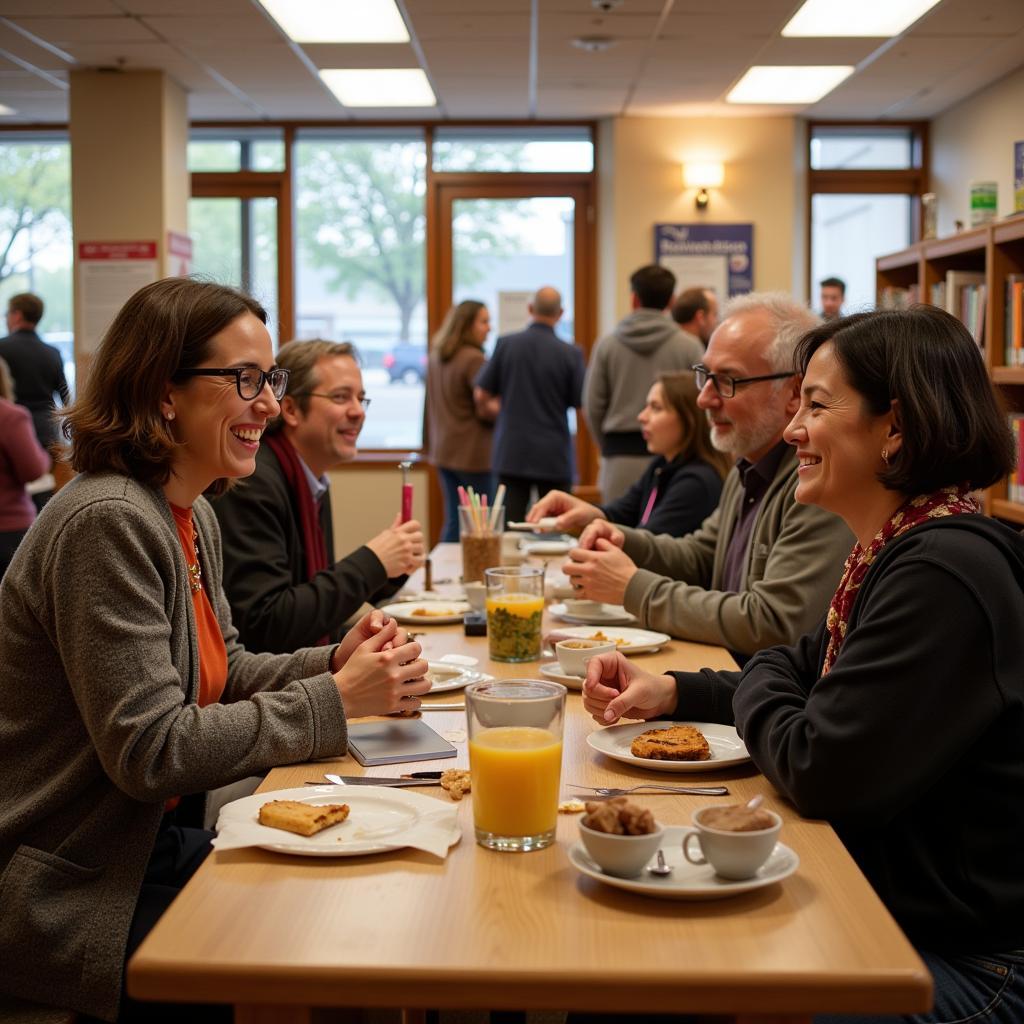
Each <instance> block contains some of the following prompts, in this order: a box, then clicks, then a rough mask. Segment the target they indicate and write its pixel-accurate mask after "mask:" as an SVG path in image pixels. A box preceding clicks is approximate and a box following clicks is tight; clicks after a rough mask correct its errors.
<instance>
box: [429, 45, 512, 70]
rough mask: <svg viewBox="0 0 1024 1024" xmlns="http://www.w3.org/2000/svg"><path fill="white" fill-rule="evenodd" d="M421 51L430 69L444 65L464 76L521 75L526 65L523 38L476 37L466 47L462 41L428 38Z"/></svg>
mask: <svg viewBox="0 0 1024 1024" xmlns="http://www.w3.org/2000/svg"><path fill="white" fill-rule="evenodd" d="M423 53H424V56H425V57H426V59H427V64H428V65H429V67H430V69H431V71H432V72H433V71H434V70H435V69H438V70H439V69H441V68H447V69H448V70H449V71H454V70H456V69H457V70H458V71H459V72H460V73H462V74H465V75H470V76H472V75H488V74H495V75H508V74H514V75H523V76H525V75H526V74H527V72H528V68H529V53H528V46H527V43H526V40H525V39H522V40H519V39H509V40H490V39H484V40H476V41H475V44H474V45H473V46H467V45H466V42H465V40H431V41H429V42H424V43H423Z"/></svg>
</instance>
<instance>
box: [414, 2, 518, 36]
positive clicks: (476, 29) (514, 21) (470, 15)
mask: <svg viewBox="0 0 1024 1024" xmlns="http://www.w3.org/2000/svg"><path fill="white" fill-rule="evenodd" d="M413 28H414V29H415V32H416V38H417V39H419V40H420V42H424V41H426V40H428V39H449V40H451V39H465V38H472V39H513V38H523V37H524V36H526V35H527V33H529V31H530V16H529V12H523V13H522V14H506V13H501V14H486V13H483V12H481V11H478V10H471V11H465V12H463V13H460V14H453V13H447V14H434V13H429V14H427V13H424V14H423V15H420V16H418V17H417V18H416V20H415V21H414V22H413Z"/></svg>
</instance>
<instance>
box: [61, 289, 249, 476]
mask: <svg viewBox="0 0 1024 1024" xmlns="http://www.w3.org/2000/svg"><path fill="white" fill-rule="evenodd" d="M246 313H251V314H252V315H253V316H255V317H258V318H259V319H260V320H261V321H262V322H263V323H266V322H267V314H266V311H265V310H264V309H263V307H262V306H261V305H260V304H259V303H258V302H256V300H255V299H252V298H250V297H249V296H248V295H246V294H245V293H244V292H241V291H238V290H237V289H236V288H228V287H226V286H224V285H219V284H212V283H209V282H205V281H195V280H192V279H190V278H187V277H168V278H165V279H164V280H162V281H154V282H153V284H148V285H146V286H145V287H144V288H140V289H139V290H138V291H137V292H136V293H135V294H134V295H133V296H132V297H131V298H130V299H129V300H128V301H127V302H126V303H125V304H124V305H123V306H122V307H121V310H120V312H119V313H118V314H117V316H116V317H114V322H113V323H112V324H111V325H110V327H108V328H107V332H106V334H104V336H103V339H102V341H101V342H100V346H99V349H98V351H97V353H96V358H95V360H94V361H93V364H92V366H91V367H90V369H89V376H88V378H87V380H86V383H85V387H84V388H83V389H82V391H81V393H80V394H79V396H78V400H77V401H76V402H75V403H74V404H73V405H71V406H70V407H69V408H68V410H67V412H66V413H65V416H64V426H63V430H64V436H65V437H67V438H68V439H69V440H70V441H71V444H72V451H71V464H72V466H74V468H75V469H76V470H78V472H80V473H98V472H103V471H109V472H113V473H123V474H125V475H127V476H132V477H135V478H136V479H137V480H140V481H142V482H143V483H146V484H151V485H155V486H162V485H163V484H165V483H167V481H168V480H169V479H170V476H171V462H172V460H173V457H174V453H175V450H176V448H177V444H176V442H175V440H174V435H173V434H172V433H171V431H170V429H169V427H168V425H167V423H166V421H165V420H164V418H163V416H162V415H161V413H160V402H161V400H162V399H163V396H164V394H165V389H166V387H167V384H168V382H169V381H170V380H171V379H172V378H173V377H174V375H175V374H176V373H177V372H178V371H179V370H187V369H191V368H192V367H194V366H198V365H199V364H200V363H201V362H202V361H203V360H204V359H206V358H207V356H208V354H209V348H210V339H211V338H212V337H213V336H214V335H215V334H218V333H219V332H220V331H222V330H224V328H225V327H227V326H228V325H229V324H230V323H232V321H234V320H236V319H237V318H238V317H240V316H243V315H244V314H246ZM223 489H224V485H223V484H222V483H220V482H218V484H215V485H214V487H213V488H211V490H215V491H222V490H223Z"/></svg>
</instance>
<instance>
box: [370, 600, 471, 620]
mask: <svg viewBox="0 0 1024 1024" xmlns="http://www.w3.org/2000/svg"><path fill="white" fill-rule="evenodd" d="M381 611H382V612H384V614H385V615H390V616H391V617H392V618H394V619H397V620H398V621H399V622H401V623H402V625H405V626H445V625H449V624H451V623H453V622H461V621H462V616H463V615H465V614H466V612H468V611H469V605H468V604H466V602H465V601H403V602H401V603H400V604H387V605H385V606H384V607H383V608H381ZM417 611H421V612H422V611H427V612H429V613H430V614H429V615H424V614H418V615H417V614H416V613H417ZM439 612H447V614H446V615H441V614H438V613H439Z"/></svg>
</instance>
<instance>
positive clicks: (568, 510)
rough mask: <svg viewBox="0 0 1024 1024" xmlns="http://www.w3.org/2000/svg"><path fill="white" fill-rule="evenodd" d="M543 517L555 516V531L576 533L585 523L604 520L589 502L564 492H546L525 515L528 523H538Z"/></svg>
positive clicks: (596, 508) (602, 514)
mask: <svg viewBox="0 0 1024 1024" xmlns="http://www.w3.org/2000/svg"><path fill="white" fill-rule="evenodd" d="M545 516H557V519H556V521H555V529H556V530H561V531H562V532H563V533H578V532H579V531H580V530H582V529H583V527H584V526H586V525H587V523H590V522H593V520H595V519H604V513H603V512H602V511H601V510H600V509H599V508H598V507H597V506H596V505H591V504H590V502H589V501H584V500H583V499H582V498H577V497H576V496H575V495H573V494H566V492H565V491H548V493H547V494H545V495H544V497H543V498H541V499H540V501H538V502H537V503H536V504H535V505H534V506H533V508H531V509H530V511H529V512H527V514H526V521H527V522H528V523H539V522H540V521H541V519H543V518H544V517H545Z"/></svg>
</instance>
